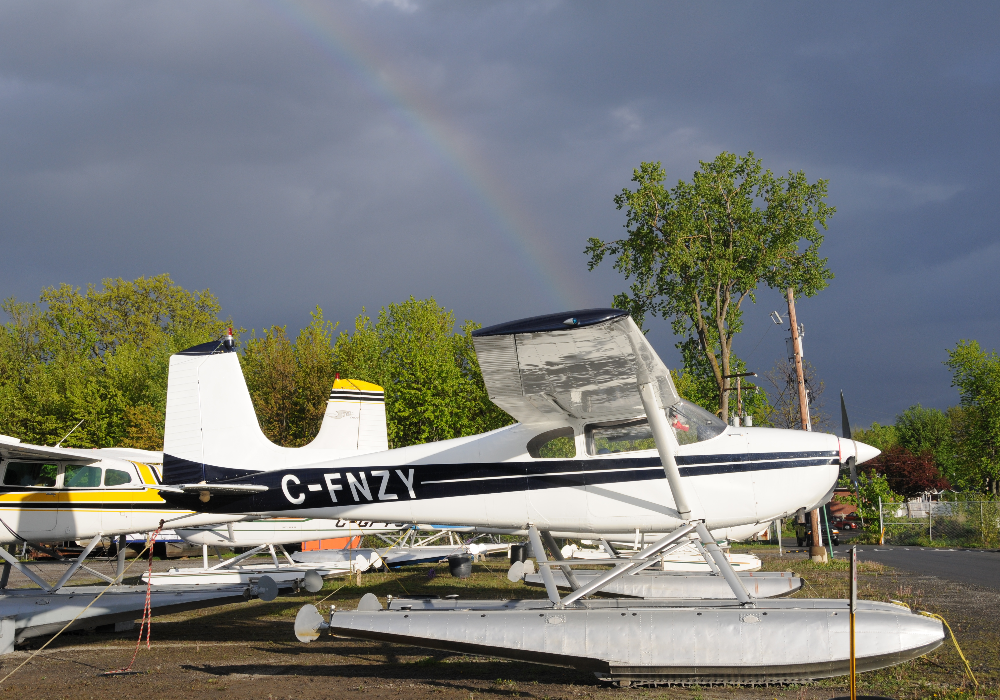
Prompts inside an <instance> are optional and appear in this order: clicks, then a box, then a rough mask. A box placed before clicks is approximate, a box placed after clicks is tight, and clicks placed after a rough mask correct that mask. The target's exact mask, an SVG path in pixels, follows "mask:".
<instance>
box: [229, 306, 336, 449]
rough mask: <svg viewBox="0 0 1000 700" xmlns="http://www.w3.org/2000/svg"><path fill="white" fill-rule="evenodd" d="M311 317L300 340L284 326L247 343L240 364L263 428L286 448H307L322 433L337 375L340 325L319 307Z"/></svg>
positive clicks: (300, 335) (266, 433)
mask: <svg viewBox="0 0 1000 700" xmlns="http://www.w3.org/2000/svg"><path fill="white" fill-rule="evenodd" d="M311 316H312V320H311V321H310V323H309V325H308V326H306V327H305V328H303V329H302V330H301V331H300V332H299V334H298V336H297V337H296V339H295V342H294V343H293V342H292V341H290V340H289V339H288V336H287V335H286V330H285V327H284V326H272V327H271V328H269V329H267V330H265V331H264V335H263V336H262V337H258V336H257V334H256V332H253V333H252V334H251V337H250V338H249V339H248V340H247V341H246V343H243V344H242V345H243V347H242V354H241V355H240V365H241V367H242V368H243V375H244V376H245V377H246V380H247V388H248V389H249V390H250V398H251V400H252V401H253V404H254V410H255V411H256V413H257V420H258V421H259V422H260V427H261V430H262V431H263V432H264V434H265V435H266V436H267V437H268V439H269V440H271V441H272V442H274V443H276V444H278V445H282V446H285V447H301V446H302V445H305V444H307V443H309V442H311V441H312V440H313V438H315V437H316V434H317V433H318V432H319V428H320V426H321V425H322V423H323V415H324V413H325V411H326V401H327V397H328V396H329V394H330V387H331V386H333V380H334V376H335V368H334V352H333V334H334V332H335V330H336V327H337V326H336V324H334V323H331V322H329V321H327V320H325V319H324V317H323V310H322V309H321V308H320V307H318V306H317V307H316V310H315V311H314V312H313V313H312V314H311Z"/></svg>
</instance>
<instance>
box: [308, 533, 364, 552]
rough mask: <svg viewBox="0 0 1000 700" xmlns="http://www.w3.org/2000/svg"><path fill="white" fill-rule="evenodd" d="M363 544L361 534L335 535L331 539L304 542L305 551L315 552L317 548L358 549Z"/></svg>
mask: <svg viewBox="0 0 1000 700" xmlns="http://www.w3.org/2000/svg"><path fill="white" fill-rule="evenodd" d="M359 546H361V535H355V536H354V537H334V538H333V539H331V540H313V541H312V542H303V543H302V551H303V552H313V551H315V550H317V549H357V548H358V547H359Z"/></svg>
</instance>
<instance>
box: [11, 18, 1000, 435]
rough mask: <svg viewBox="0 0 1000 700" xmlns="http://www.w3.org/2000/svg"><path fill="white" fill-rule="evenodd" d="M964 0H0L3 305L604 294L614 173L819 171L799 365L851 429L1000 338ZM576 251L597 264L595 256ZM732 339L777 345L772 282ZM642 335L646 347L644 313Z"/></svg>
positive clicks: (983, 94) (985, 119) (658, 338)
mask: <svg viewBox="0 0 1000 700" xmlns="http://www.w3.org/2000/svg"><path fill="white" fill-rule="evenodd" d="M998 19H1000V5H998V4H996V3H986V2H982V3H976V2H962V3H940V2H935V3H930V2H928V3H920V2H914V1H913V0H907V1H906V2H898V3H892V2H881V3H870V2H864V3H860V2H858V3H803V2H791V3H778V2H770V3H754V2H734V3H723V2H715V3H667V2H652V3H642V2H629V3H596V2H589V3H584V2H574V3H570V2H555V1H553V2H490V3H485V2H484V3H476V2H454V3H445V2H427V1H425V0H394V1H392V0H390V1H383V2H378V1H375V0H369V1H367V2H366V1H362V0H355V1H350V0H345V1H343V2H322V3H318V2H317V3H312V2H301V1H293V0H270V1H261V0H256V1H254V0H247V1H244V2H211V3H206V2H203V1H202V0H197V1H191V2H184V1H180V0H171V1H170V2H163V3H156V2H134V1H133V0H128V1H123V2H113V1H109V2H99V1H95V0H89V1H88V2H86V3H83V2H80V3H71V2H66V3H60V2H44V1H36V2H4V3H2V4H0V211H2V220H0V239H2V241H3V250H4V258H5V261H6V264H5V265H4V272H3V277H2V282H0V291H2V294H3V296H5V297H6V296H15V297H17V298H19V299H22V300H34V299H37V297H38V293H39V291H40V290H41V288H42V287H44V286H48V285H54V284H58V283H60V282H69V283H72V284H75V285H81V286H84V285H86V284H87V283H89V282H99V281H100V280H101V279H102V278H105V277H119V276H120V277H125V278H134V277H137V276H140V275H153V274H158V273H162V272H169V273H170V274H171V275H172V276H173V278H174V279H175V280H176V281H177V282H179V283H180V284H182V285H184V286H186V287H188V288H196V289H203V288H210V289H211V290H212V292H214V293H215V294H216V295H217V296H218V297H219V299H220V301H221V302H222V305H223V308H224V311H225V312H226V313H228V314H231V315H232V316H233V318H234V320H235V321H236V323H237V324H239V325H242V326H244V327H247V328H258V329H259V328H263V327H265V326H269V325H271V324H279V325H287V326H289V329H290V330H293V331H294V330H296V329H298V328H300V327H301V326H302V325H304V324H305V323H306V322H307V321H308V312H309V311H310V310H311V309H312V308H313V307H314V306H315V305H317V304H319V305H321V306H322V307H323V309H324V310H325V312H326V314H327V316H328V317H329V318H332V319H334V320H340V321H341V322H342V324H343V323H346V324H348V325H349V324H350V322H351V321H352V320H353V318H354V317H355V316H356V315H357V314H358V312H359V311H360V309H361V307H362V306H367V307H368V309H370V310H371V309H377V308H378V307H380V306H382V305H383V304H386V303H389V302H393V301H400V300H403V299H405V298H406V297H407V296H409V295H411V294H412V295H414V296H416V297H426V296H434V297H435V298H436V299H437V300H438V301H439V302H440V303H442V304H443V305H445V306H447V307H448V308H452V309H454V310H455V313H456V315H457V316H458V318H459V319H460V320H461V319H466V318H469V319H474V320H476V321H478V322H481V323H483V324H485V325H489V324H493V323H498V322H501V321H506V320H511V319H515V318H520V317H524V316H530V315H534V314H539V313H547V312H554V311H561V310H567V309H575V308H586V307H594V306H608V305H610V301H611V297H612V296H613V294H614V293H615V292H618V291H621V290H622V289H624V288H625V286H626V284H627V283H626V282H625V280H624V279H622V278H621V277H619V276H617V275H616V274H615V273H614V272H613V271H612V270H611V269H610V265H608V264H607V263H606V264H605V266H604V267H602V268H601V269H599V270H598V271H596V272H588V271H587V269H586V257H585V256H584V254H583V249H584V246H585V245H586V240H587V238H588V237H590V236H597V237H600V238H605V239H608V238H615V237H618V236H619V235H620V234H621V233H622V232H623V229H622V228H621V226H622V224H623V222H624V217H623V215H622V213H621V212H618V211H616V210H615V207H614V203H613V201H612V198H613V196H614V195H615V193H616V192H619V191H620V190H621V189H622V188H623V187H625V186H628V185H629V180H630V178H631V174H632V169H633V168H635V167H636V166H638V165H639V163H640V162H641V161H653V160H659V161H662V162H663V164H664V166H665V168H666V170H667V173H668V178H669V180H670V181H672V182H675V181H676V180H678V179H681V178H683V179H690V177H691V174H692V172H693V171H694V170H695V169H696V168H697V167H698V161H699V160H710V159H712V158H714V157H715V156H716V155H717V154H718V153H719V152H721V151H723V150H728V151H731V152H735V153H740V154H742V153H746V152H747V151H749V150H753V151H754V152H755V153H756V154H757V155H758V156H759V157H761V158H762V159H763V161H764V165H765V167H769V168H770V169H772V170H773V171H775V172H777V173H784V172H787V171H788V170H789V169H794V170H799V169H801V170H804V171H805V173H806V175H807V177H808V178H809V179H810V180H815V179H817V178H825V179H828V180H829V181H830V185H829V198H828V203H829V204H831V205H833V206H835V207H836V208H837V214H836V215H835V216H834V217H833V219H832V220H831V222H830V228H829V231H828V233H827V236H826V241H825V243H824V245H823V248H822V251H823V253H824V254H825V255H827V256H828V257H829V264H830V267H831V269H832V270H833V271H834V273H835V275H836V279H835V280H834V281H833V282H832V284H831V285H830V287H829V288H828V289H827V290H826V291H824V292H822V293H821V294H819V295H818V296H817V297H815V298H813V299H809V300H805V301H802V302H801V303H800V305H799V318H800V320H801V322H802V323H804V325H805V328H806V338H805V343H804V344H805V353H806V356H807V359H809V360H811V362H812V363H813V364H814V365H815V367H816V369H817V372H818V374H819V376H820V377H821V378H823V379H824V380H825V382H826V386H827V399H828V400H827V406H828V408H829V409H832V412H836V411H837V410H839V406H838V400H837V392H838V391H839V390H840V389H843V390H844V392H845V394H846V396H847V399H848V404H849V408H850V409H851V413H852V415H851V418H852V422H853V423H855V424H867V423H870V422H871V421H873V420H878V421H881V422H886V421H891V420H892V419H893V417H894V416H895V415H896V414H897V413H898V412H900V411H902V410H903V409H905V408H906V407H907V406H909V405H911V404H913V403H917V402H921V403H923V404H924V405H928V406H936V407H940V408H944V407H947V406H948V405H952V404H954V403H957V401H958V396H957V393H956V392H955V389H953V388H952V387H951V386H950V376H949V374H948V372H947V369H946V368H945V367H944V366H943V365H942V362H943V360H945V359H946V352H945V351H946V349H947V348H950V347H954V345H955V343H956V342H957V341H958V340H959V339H962V338H974V339H977V340H979V341H980V342H981V343H982V344H984V345H985V346H986V347H987V348H994V347H996V346H997V345H998V340H1000V329H998V324H997V321H996V318H997V311H996V299H997V292H998V287H1000V275H998V274H997V272H996V270H997V269H998V267H1000V242H998V240H997V236H996V233H995V231H996V228H997V227H996V219H997V214H996V210H997V206H996V202H997V192H998V191H1000V176H998V173H997V170H998V167H997V163H998V162H1000V158H998V156H1000V153H998V145H997V144H998V140H997V132H998V127H1000V123H998V114H1000V101H998V96H1000V43H998V42H997V38H996V37H997V33H998V29H1000V26H998V25H1000V22H998ZM605 268H606V269H605ZM758 302H759V303H758V304H757V305H756V306H753V307H750V308H748V309H747V310H746V311H747V313H746V316H747V328H746V331H745V332H744V333H743V334H742V335H741V336H740V337H738V338H737V340H736V344H735V350H736V352H737V353H738V354H739V355H740V356H741V357H745V358H747V361H748V364H749V365H750V367H751V369H755V370H758V371H761V372H763V371H766V370H768V369H769V368H770V367H771V366H772V365H773V363H774V361H775V360H776V359H778V358H780V357H781V356H783V354H784V342H783V340H782V338H783V336H784V335H785V332H784V331H783V330H782V329H781V328H779V327H777V326H774V325H773V324H771V323H770V321H769V320H768V314H769V313H770V312H771V311H772V310H779V311H781V312H782V314H783V315H784V305H783V299H782V297H781V295H780V293H779V292H777V291H770V290H762V291H761V292H760V294H759V295H758ZM650 326H651V333H650V338H651V340H652V341H653V343H654V345H655V346H656V347H657V349H658V350H659V351H660V353H661V354H662V355H663V357H664V358H665V359H666V360H667V362H668V364H670V365H671V366H676V365H677V361H678V356H677V353H676V351H675V350H674V348H673V344H674V342H675V341H676V339H675V338H673V337H672V336H671V333H670V330H669V327H668V326H667V324H666V323H665V322H663V321H658V320H654V321H652V322H651V324H650Z"/></svg>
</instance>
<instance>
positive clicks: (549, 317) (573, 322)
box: [472, 309, 629, 338]
mask: <svg viewBox="0 0 1000 700" xmlns="http://www.w3.org/2000/svg"><path fill="white" fill-rule="evenodd" d="M628 315H629V313H628V311H622V310H621V309H581V310H579V311H562V312H559V313H554V314H544V315H542V316H531V317H529V318H521V319H518V320H516V321H507V322H506V323H498V324H497V325H495V326H488V327H486V328H480V329H479V330H477V331H473V332H472V337H473V338H485V337H489V336H496V335H515V334H520V333H546V332H553V331H568V330H573V329H574V328H586V327H587V326H594V325H597V324H599V323H605V322H607V321H614V320H616V319H619V318H624V317H626V316H628Z"/></svg>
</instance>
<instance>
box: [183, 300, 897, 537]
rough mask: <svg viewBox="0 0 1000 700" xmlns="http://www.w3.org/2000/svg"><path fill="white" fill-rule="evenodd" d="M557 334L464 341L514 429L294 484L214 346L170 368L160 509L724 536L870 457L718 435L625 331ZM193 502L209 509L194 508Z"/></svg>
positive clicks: (288, 454) (609, 318) (556, 330)
mask: <svg viewBox="0 0 1000 700" xmlns="http://www.w3.org/2000/svg"><path fill="white" fill-rule="evenodd" d="M559 316H561V315H557V316H556V317H554V318H549V317H543V318H541V319H528V320H526V321H521V322H515V323H513V324H506V325H504V326H501V327H497V328H491V329H483V330H480V331H477V332H476V335H475V345H476V350H477V354H478V356H479V361H480V365H481V367H482V370H483V376H484V379H485V381H486V385H487V388H488V389H489V393H490V397H491V398H492V400H493V401H494V402H495V403H497V404H498V405H499V406H501V407H502V408H504V409H505V410H506V411H507V412H508V413H510V414H511V415H513V416H514V417H515V418H517V419H518V420H519V421H520V422H519V423H516V424H514V425H511V426H508V427H505V428H501V429H499V430H494V431H492V432H489V433H486V434H483V435H476V436H471V437H465V438H456V439H453V440H443V441H440V442H434V443H428V444H424V445H414V446H410V447H403V448H399V449H394V450H383V451H377V452H376V451H372V452H369V453H367V454H363V455H351V456H347V455H345V456H343V457H340V458H331V457H330V456H320V455H317V459H316V460H315V461H314V462H313V463H312V464H309V465H307V466H306V465H302V464H301V461H299V459H298V454H299V452H300V451H299V450H293V449H288V448H282V447H278V446H276V445H274V444H272V443H271V442H270V441H268V440H267V438H266V437H265V436H264V435H263V433H262V432H261V431H260V428H259V426H258V423H257V418H256V414H255V413H254V409H253V405H252V403H251V401H250V396H249V392H248V391H247V387H246V383H245V380H244V378H243V375H242V372H241V370H240V365H239V362H238V359H237V356H236V355H235V354H234V353H233V352H231V351H230V350H229V349H228V348H227V347H226V346H225V345H224V344H222V345H220V344H219V343H211V344H206V345H203V346H198V347H195V348H191V349H190V350H186V351H184V352H183V353H180V354H177V355H175V356H174V357H172V358H171V361H170V377H169V382H168V396H167V417H166V430H165V436H164V457H163V459H164V467H163V469H164V483H165V484H168V485H172V486H173V487H174V490H175V493H172V494H170V495H168V496H167V498H168V499H169V500H172V501H173V502H174V503H177V504H178V505H180V504H184V505H185V506H186V507H192V508H197V509H199V510H203V511H206V512H217V513H225V512H227V511H230V510H231V511H238V512H248V513H260V514H267V515H271V516H281V517H293V516H294V517H314V518H344V519H352V520H377V521H391V522H434V523H438V524H442V525H470V524H472V525H480V526H482V527H486V528H490V527H495V528H524V527H526V525H527V523H532V524H534V525H535V526H537V527H538V528H540V529H545V530H548V531H573V532H579V533H593V534H595V535H596V534H610V533H629V534H631V533H634V532H635V530H636V529H637V528H638V529H640V530H642V531H646V532H669V531H671V530H673V529H675V528H677V527H679V526H680V525H681V524H682V523H684V522H687V521H688V520H689V519H691V518H693V517H695V518H698V519H703V520H705V521H706V524H707V525H708V527H709V528H710V529H713V530H723V529H725V528H729V527H738V526H743V525H753V526H755V527H756V526H757V525H761V526H763V524H765V523H768V522H770V521H771V520H773V519H775V518H778V517H788V516H789V515H790V514H792V513H794V512H796V511H797V510H799V509H800V508H802V507H805V508H807V509H808V508H812V507H814V506H816V505H818V504H820V503H823V502H825V501H826V500H828V499H829V497H830V494H831V493H832V491H833V487H834V484H835V483H836V481H837V477H838V474H839V471H840V464H841V463H842V462H846V461H847V459H848V457H857V458H858V461H862V462H863V461H865V460H867V459H870V458H872V457H874V456H875V455H877V454H878V451H877V450H875V449H874V448H872V447H869V446H867V445H864V444H862V443H856V442H854V441H851V440H843V439H839V438H837V437H836V436H834V435H830V434H827V433H808V432H804V431H799V430H775V429H771V428H746V427H738V428H734V427H730V426H727V425H726V424H725V423H724V422H723V421H721V420H719V419H718V418H717V417H716V416H714V415H713V414H711V413H709V412H707V411H705V410H704V409H702V408H700V407H698V406H696V405H694V404H692V403H690V402H688V401H685V400H683V399H681V398H680V397H679V396H678V395H677V391H676V389H675V388H674V386H673V382H672V381H671V379H670V374H669V372H668V371H667V368H666V367H665V366H664V365H663V363H662V362H661V361H660V359H659V357H657V356H656V354H655V352H654V351H653V349H652V347H650V346H649V344H648V342H647V341H646V339H645V337H644V336H643V335H642V333H641V332H640V331H639V330H638V328H637V327H636V326H635V323H634V322H632V320H631V319H630V318H629V317H628V315H627V314H626V313H624V312H621V311H615V310H597V311H590V312H580V313H577V314H571V315H569V316H570V317H571V318H573V319H575V325H566V324H564V323H563V320H564V319H561V318H559ZM515 334H516V337H517V345H516V348H515V340H514V339H515ZM637 382H638V383H637ZM640 386H641V388H642V396H641V398H640V391H639V389H640ZM652 401H656V402H657V403H658V405H659V406H661V407H664V410H666V412H667V413H666V417H665V419H664V420H669V423H670V427H669V428H668V433H669V435H668V436H666V437H669V438H670V442H671V443H672V449H671V452H670V454H669V455H664V457H667V458H668V459H669V461H670V462H671V463H673V464H676V468H677V472H678V473H679V477H680V479H682V480H683V484H684V491H685V493H687V494H688V500H687V502H686V503H682V504H678V503H677V502H676V501H675V499H674V496H673V494H672V493H671V484H670V479H669V477H668V475H666V474H665V473H664V467H663V466H662V465H661V461H665V460H663V459H661V455H660V454H658V452H657V448H658V445H657V444H656V440H655V439H654V436H653V433H652V430H651V428H650V425H649V424H648V422H647V420H646V418H645V417H644V413H645V409H644V404H651V402H652ZM651 405H652V404H651ZM661 415H662V411H661ZM557 448H558V449H557ZM549 455H556V456H549ZM566 455H568V456H566ZM180 492H183V493H180ZM194 494H197V495H199V496H200V497H201V498H205V497H208V498H209V499H210V500H207V501H204V502H197V503H196V502H195V500H196V499H195V498H194V497H193V496H194Z"/></svg>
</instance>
